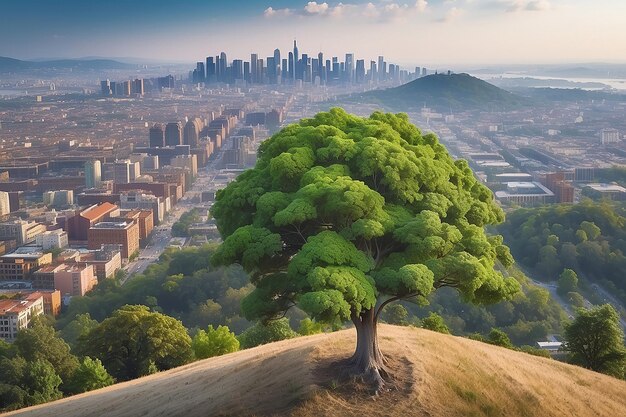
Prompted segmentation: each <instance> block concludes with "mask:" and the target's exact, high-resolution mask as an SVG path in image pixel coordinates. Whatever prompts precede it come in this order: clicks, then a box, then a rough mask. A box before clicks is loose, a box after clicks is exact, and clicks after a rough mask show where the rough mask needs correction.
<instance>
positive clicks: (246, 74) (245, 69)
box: [243, 61, 250, 83]
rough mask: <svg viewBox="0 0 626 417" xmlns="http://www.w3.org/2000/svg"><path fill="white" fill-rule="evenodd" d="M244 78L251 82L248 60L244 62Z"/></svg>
mask: <svg viewBox="0 0 626 417" xmlns="http://www.w3.org/2000/svg"><path fill="white" fill-rule="evenodd" d="M243 79H244V80H246V82H247V83H249V82H250V63H249V62H248V61H246V62H244V63H243Z"/></svg>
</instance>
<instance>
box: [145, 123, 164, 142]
mask: <svg viewBox="0 0 626 417" xmlns="http://www.w3.org/2000/svg"><path fill="white" fill-rule="evenodd" d="M149 138H150V147H151V148H162V147H164V146H165V130H164V129H163V125H162V124H160V123H155V124H154V125H152V127H151V128H150V137H149Z"/></svg>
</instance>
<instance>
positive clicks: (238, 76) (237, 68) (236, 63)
mask: <svg viewBox="0 0 626 417" xmlns="http://www.w3.org/2000/svg"><path fill="white" fill-rule="evenodd" d="M232 71H233V79H235V80H243V61H242V60H241V59H235V60H233V66H232ZM185 144H187V143H185Z"/></svg>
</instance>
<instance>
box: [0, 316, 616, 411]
mask: <svg viewBox="0 0 626 417" xmlns="http://www.w3.org/2000/svg"><path fill="white" fill-rule="evenodd" d="M379 333H380V336H381V348H382V350H383V352H384V353H385V354H386V355H387V356H388V357H389V358H391V362H390V366H391V367H392V369H393V372H394V375H395V378H396V384H397V389H394V390H391V391H388V392H385V393H383V394H381V395H380V396H379V397H376V398H372V397H371V396H370V394H369V393H368V392H367V391H361V392H355V391H353V390H351V389H350V387H348V386H345V385H344V384H345V383H340V382H337V380H336V379H333V378H334V377H333V376H331V374H332V373H331V372H329V371H328V370H329V369H330V368H329V366H331V364H332V363H333V362H334V361H336V360H337V358H340V357H347V356H348V355H349V354H350V353H351V352H352V349H353V347H354V338H355V335H354V330H345V331H341V332H336V333H331V334H318V335H314V336H309V337H300V338H297V339H290V340H285V341H282V342H277V343H270V344H267V345H263V346H259V347H257V348H254V349H248V350H244V351H241V352H236V353H231V354H228V355H224V356H220V357H216V358H211V359H207V360H203V361H198V362H195V363H192V364H189V365H186V366H185V367H181V368H176V369H171V370H169V371H165V372H160V373H158V374H155V375H150V376H147V377H144V378H140V379H137V380H134V381H129V382H125V383H121V384H116V385H112V386H110V387H107V388H103V389H99V390H96V391H92V392H89V393H85V394H81V395H76V396H73V397H69V398H65V399H63V400H60V401H56V402H53V403H49V404H42V405H39V406H36V407H32V408H26V409H23V410H20V411H16V412H14V413H9V414H8V415H11V416H13V415H19V416H29V417H43V416H65V417H79V416H80V417H82V416H89V415H94V416H97V415H111V416H117V417H125V416H128V417H130V416H138V415H150V416H154V415H160V416H185V417H196V416H198V417H200V416H202V417H207V416H223V415H273V416H302V417H309V416H310V417H313V416H328V417H344V416H407V415H410V416H417V417H421V416H451V417H462V416H463V417H465V416H504V415H506V416H508V417H521V416H552V417H566V416H567V417H569V416H578V417H587V416H594V417H602V416H606V417H615V416H623V415H626V396H624V392H625V391H626V382H624V381H620V380H618V379H615V378H611V377H609V376H606V375H602V374H598V373H595V372H592V371H588V370H586V369H583V368H579V367H576V366H572V365H567V364H564V363H561V362H558V361H555V360H551V359H546V358H538V357H535V356H531V355H528V354H525V353H521V352H514V351H512V350H509V349H505V348H501V347H497V346H491V345H488V344H486V343H480V342H477V341H474V340H469V339H465V338H461V337H454V336H450V335H443V334H439V333H435V332H432V331H427V330H423V329H415V328H410V327H397V326H381V328H380V329H379ZM547 381H549V383H548V382H547Z"/></svg>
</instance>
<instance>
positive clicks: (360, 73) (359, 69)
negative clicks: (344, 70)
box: [354, 59, 365, 84]
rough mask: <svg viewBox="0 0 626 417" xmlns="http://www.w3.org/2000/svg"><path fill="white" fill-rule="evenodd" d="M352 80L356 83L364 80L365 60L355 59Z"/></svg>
mask: <svg viewBox="0 0 626 417" xmlns="http://www.w3.org/2000/svg"><path fill="white" fill-rule="evenodd" d="M354 81H355V82H356V83H357V84H362V83H364V82H365V60H363V59H359V60H357V61H356V72H355V75H354Z"/></svg>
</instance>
